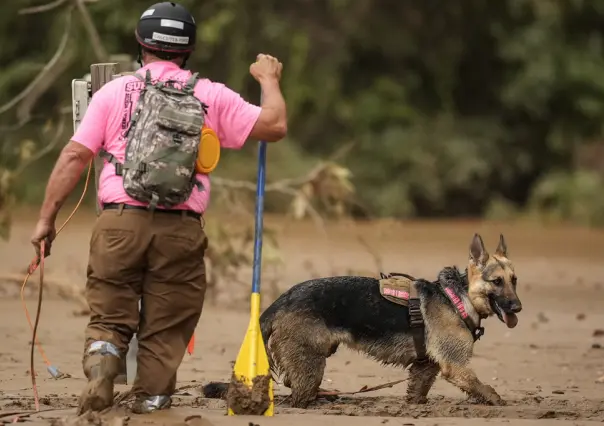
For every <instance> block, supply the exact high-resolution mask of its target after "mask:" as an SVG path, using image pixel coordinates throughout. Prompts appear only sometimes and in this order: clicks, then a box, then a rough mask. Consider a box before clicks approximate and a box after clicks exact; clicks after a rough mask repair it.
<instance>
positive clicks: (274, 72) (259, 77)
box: [250, 53, 283, 83]
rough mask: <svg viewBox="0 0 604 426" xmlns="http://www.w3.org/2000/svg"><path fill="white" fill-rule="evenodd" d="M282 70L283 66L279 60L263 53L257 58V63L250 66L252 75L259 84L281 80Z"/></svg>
mask: <svg viewBox="0 0 604 426" xmlns="http://www.w3.org/2000/svg"><path fill="white" fill-rule="evenodd" d="M282 70H283V64H282V63H281V62H279V60H278V59H277V58H274V57H272V56H270V55H264V54H262V53H261V54H259V55H258V56H257V57H256V62H254V63H253V64H252V65H250V74H251V75H252V77H254V78H255V79H256V81H257V82H258V83H262V82H263V81H267V80H274V81H279V80H281V71H282Z"/></svg>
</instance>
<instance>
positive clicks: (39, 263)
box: [21, 161, 92, 411]
mask: <svg viewBox="0 0 604 426" xmlns="http://www.w3.org/2000/svg"><path fill="white" fill-rule="evenodd" d="M91 172H92V161H91V162H90V165H89V166H88V173H87V175H86V183H85V184H84V190H83V191H82V195H81V196H80V199H79V200H78V203H77V204H76V206H75V208H74V209H73V211H72V212H71V214H70V215H69V216H68V217H67V219H66V220H65V222H63V224H62V225H61V227H60V228H59V229H58V230H57V234H56V235H57V236H58V235H59V234H60V233H61V231H62V230H63V228H65V225H67V223H68V222H69V221H70V220H71V218H72V217H73V216H74V215H75V213H76V211H77V210H78V209H79V208H80V205H81V204H82V201H83V200H84V196H85V195H86V191H87V190H88V183H89V182H90V173H91ZM55 238H56V237H55ZM46 248H47V247H46V244H45V241H42V242H41V243H40V257H39V258H38V257H36V258H35V259H34V260H32V262H31V263H30V265H29V268H28V270H27V275H26V276H25V279H24V280H23V285H22V286H21V304H22V305H23V310H24V311H25V317H26V318H27V322H28V323H29V327H30V329H31V331H32V339H31V352H30V362H31V365H30V374H31V384H32V387H33V392H34V402H35V406H36V411H40V399H39V397H38V386H37V384H36V373H35V371H34V344H35V345H36V346H37V347H38V351H39V352H40V355H42V359H43V360H44V362H45V363H46V367H47V370H48V372H49V373H50V375H51V376H52V377H53V378H55V379H59V378H61V377H63V376H64V375H63V373H61V371H60V370H59V369H58V368H57V367H55V366H53V365H52V364H51V363H50V361H49V360H48V358H47V357H46V354H45V353H44V349H43V348H42V345H41V344H40V342H39V341H38V337H37V332H38V323H39V321H40V311H41V310H42V294H43V288H44V256H45V254H46V253H45V252H46ZM38 267H39V268H40V284H39V288H38V307H37V311H36V319H35V322H34V324H32V321H31V317H30V315H29V310H28V309H27V304H26V303H25V286H26V285H27V281H28V280H29V277H31V275H32V274H33V273H34V272H35V271H36V269H38Z"/></svg>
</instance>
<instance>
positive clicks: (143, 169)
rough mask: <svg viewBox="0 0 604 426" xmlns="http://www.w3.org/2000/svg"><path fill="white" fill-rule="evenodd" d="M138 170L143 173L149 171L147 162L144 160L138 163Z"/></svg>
mask: <svg viewBox="0 0 604 426" xmlns="http://www.w3.org/2000/svg"><path fill="white" fill-rule="evenodd" d="M138 171H139V172H141V173H147V163H143V162H142V161H141V162H140V163H138Z"/></svg>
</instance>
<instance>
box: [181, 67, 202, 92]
mask: <svg viewBox="0 0 604 426" xmlns="http://www.w3.org/2000/svg"><path fill="white" fill-rule="evenodd" d="M198 81H199V73H198V72H196V73H193V75H191V77H190V78H189V79H188V80H187V82H186V83H185V85H184V87H183V90H185V91H186V92H188V93H193V92H194V91H195V86H196V85H197V82H198Z"/></svg>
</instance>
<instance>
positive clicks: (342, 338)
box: [204, 234, 522, 408]
mask: <svg viewBox="0 0 604 426" xmlns="http://www.w3.org/2000/svg"><path fill="white" fill-rule="evenodd" d="M412 285H414V286H415V290H416V294H417V295H418V296H417V297H418V299H419V301H418V305H419V308H420V309H421V319H422V320H423V327H422V328H421V332H420V334H421V339H422V340H421V342H422V344H423V350H420V348H419V347H418V343H417V334H414V330H413V327H412V323H411V316H410V308H411V305H409V307H406V306H402V305H398V304H396V303H393V302H391V301H389V300H386V298H384V296H382V294H381V293H380V288H379V280H377V279H375V278H370V277H359V276H342V277H329V278H320V279H313V280H309V281H305V282H302V283H299V284H296V285H294V286H293V287H291V288H290V289H289V290H288V291H286V292H285V293H283V294H282V295H281V296H280V297H279V298H278V299H277V300H275V302H273V304H272V305H271V306H269V307H268V308H267V309H266V311H264V312H263V314H262V315H261V317H260V325H261V329H262V337H263V339H264V342H265V344H266V346H267V353H268V356H269V362H270V367H271V371H272V372H273V373H275V374H277V375H281V376H282V378H283V384H284V385H285V386H287V387H289V388H290V389H291V392H292V395H291V396H292V406H294V407H298V408H305V407H307V406H308V404H309V403H311V402H312V401H314V400H315V399H316V397H317V394H318V392H319V386H320V384H321V381H322V379H323V373H324V370H325V365H326V359H327V358H329V357H330V356H331V355H333V354H334V353H335V352H336V350H337V349H338V346H339V345H341V344H344V345H346V346H348V347H349V348H351V349H353V350H357V351H360V352H362V353H365V354H367V355H369V356H370V357H372V358H374V359H376V360H377V361H379V362H381V363H382V364H384V365H395V366H402V367H404V368H406V367H408V366H411V367H410V369H409V382H408V387H407V395H406V401H407V402H408V403H411V404H422V403H425V402H426V401H427V398H426V397H427V395H428V392H429V391H430V388H431V387H432V385H433V383H434V381H435V379H436V376H437V375H438V373H439V372H440V373H441V375H442V377H444V378H445V379H446V380H447V381H449V382H450V383H452V384H453V385H455V386H457V387H458V388H459V389H461V390H462V391H464V392H466V393H467V394H468V395H469V396H470V397H473V398H474V399H475V400H476V401H477V402H479V403H484V404H490V405H505V401H504V400H503V399H502V398H501V397H500V396H499V395H498V394H497V392H496V391H495V390H494V389H493V388H492V387H491V386H489V385H487V384H484V383H482V382H481V381H480V380H479V379H478V377H477V376H476V374H475V373H474V371H473V370H472V369H471V368H470V367H469V361H470V358H471V357H472V352H473V346H474V342H475V341H476V340H477V338H479V337H480V335H481V333H480V332H481V331H483V330H484V329H482V327H480V321H481V319H484V318H487V317H489V316H492V315H497V317H498V318H499V319H500V320H501V321H502V322H504V323H505V324H506V325H507V326H508V327H509V328H513V327H515V326H516V324H517V322H518V319H517V317H516V313H518V312H520V311H521V309H522V305H521V302H520V300H519V299H518V296H517V294H516V274H515V272H514V267H513V265H512V262H511V261H510V260H509V259H508V255H507V247H506V243H505V240H504V237H503V235H501V236H500V240H499V245H498V247H497V249H496V250H495V253H494V254H492V255H490V254H489V253H488V252H487V250H486V248H485V247H484V244H483V241H482V238H481V237H480V235H478V234H475V235H474V238H473V240H472V243H471V244H470V256H469V262H468V267H467V269H466V271H465V272H463V273H462V272H460V271H459V270H458V269H457V268H456V267H446V268H444V269H443V270H441V271H440V273H439V274H438V278H437V280H436V281H434V282H429V281H426V280H422V279H414V281H413V284H412ZM418 314H419V309H418ZM422 352H423V353H422ZM216 385H218V384H208V385H206V387H205V388H204V394H206V396H208V397H210V395H211V394H216V393H218V391H217V389H216V388H215V386H216ZM222 385H226V384H222ZM212 386H214V389H211V388H212ZM223 392H224V390H223Z"/></svg>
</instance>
